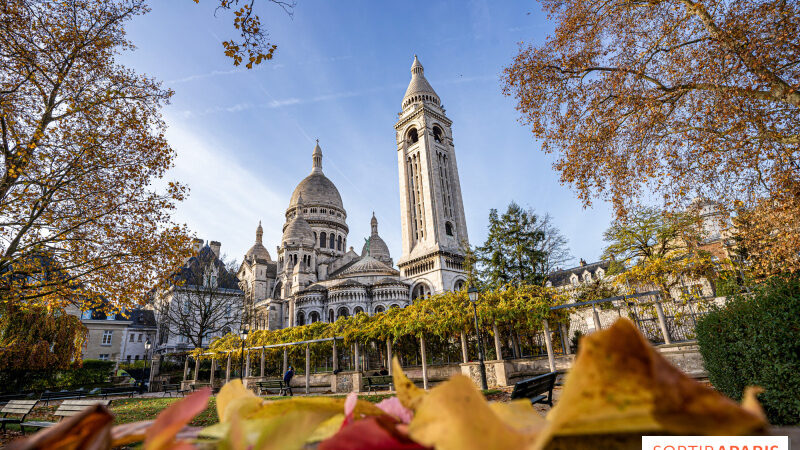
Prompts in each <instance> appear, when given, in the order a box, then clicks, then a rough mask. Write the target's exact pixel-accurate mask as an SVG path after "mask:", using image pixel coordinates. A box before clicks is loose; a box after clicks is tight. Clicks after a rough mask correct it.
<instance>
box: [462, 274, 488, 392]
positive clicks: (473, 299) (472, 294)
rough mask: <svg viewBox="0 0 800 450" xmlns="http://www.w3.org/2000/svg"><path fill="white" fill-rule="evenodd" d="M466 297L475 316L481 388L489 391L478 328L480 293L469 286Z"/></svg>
mask: <svg viewBox="0 0 800 450" xmlns="http://www.w3.org/2000/svg"><path fill="white" fill-rule="evenodd" d="M467 295H468V296H469V302H470V303H472V312H473V314H474V315H475V333H476V334H477V335H478V362H479V363H480V368H481V387H482V388H483V390H487V389H489V385H488V384H486V364H484V362H483V360H484V357H483V342H482V340H481V329H480V328H478V306H477V303H478V298H479V296H480V293H479V292H478V288H476V287H475V286H471V287H470V288H469V290H468V291H467Z"/></svg>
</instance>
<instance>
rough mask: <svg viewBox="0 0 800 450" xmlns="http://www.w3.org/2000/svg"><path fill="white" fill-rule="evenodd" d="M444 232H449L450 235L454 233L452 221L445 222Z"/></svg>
mask: <svg viewBox="0 0 800 450" xmlns="http://www.w3.org/2000/svg"><path fill="white" fill-rule="evenodd" d="M444 232H445V233H447V235H448V236H452V235H453V224H452V223H450V222H445V223H444Z"/></svg>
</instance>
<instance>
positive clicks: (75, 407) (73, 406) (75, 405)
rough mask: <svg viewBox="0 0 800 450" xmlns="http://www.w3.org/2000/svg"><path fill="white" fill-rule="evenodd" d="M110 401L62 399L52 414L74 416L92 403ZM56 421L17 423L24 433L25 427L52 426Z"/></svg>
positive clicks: (107, 402) (106, 402)
mask: <svg viewBox="0 0 800 450" xmlns="http://www.w3.org/2000/svg"><path fill="white" fill-rule="evenodd" d="M110 403H111V400H97V399H84V400H64V401H63V402H61V404H60V405H58V409H56V412H54V413H53V415H54V416H57V417H58V418H59V420H61V419H63V418H64V417H70V416H74V415H75V414H78V413H79V412H81V411H83V410H84V409H85V408H87V407H89V406H93V405H103V406H108V405H109V404H110ZM57 423H58V422H43V421H37V420H32V421H29V422H22V423H20V424H19V427H20V429H21V430H22V434H25V427H30V428H48V427H52V426H53V425H55V424H57Z"/></svg>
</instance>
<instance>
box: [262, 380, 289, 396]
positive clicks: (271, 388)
mask: <svg viewBox="0 0 800 450" xmlns="http://www.w3.org/2000/svg"><path fill="white" fill-rule="evenodd" d="M256 388H257V389H258V395H264V392H266V393H270V392H277V393H278V395H286V393H287V392H291V391H292V388H291V387H290V386H286V383H284V382H283V380H281V379H277V378H276V379H274V380H266V381H257V382H256Z"/></svg>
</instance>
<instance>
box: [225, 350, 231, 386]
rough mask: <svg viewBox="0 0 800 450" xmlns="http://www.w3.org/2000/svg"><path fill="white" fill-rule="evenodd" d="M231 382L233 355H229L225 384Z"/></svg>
mask: <svg viewBox="0 0 800 450" xmlns="http://www.w3.org/2000/svg"><path fill="white" fill-rule="evenodd" d="M229 381H231V354H230V353H228V364H227V366H226V367H225V382H226V383H227V382H229Z"/></svg>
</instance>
